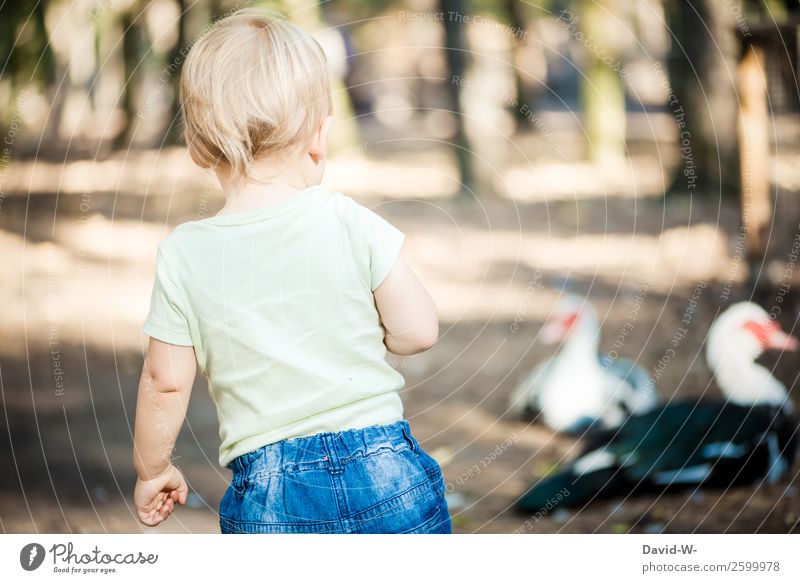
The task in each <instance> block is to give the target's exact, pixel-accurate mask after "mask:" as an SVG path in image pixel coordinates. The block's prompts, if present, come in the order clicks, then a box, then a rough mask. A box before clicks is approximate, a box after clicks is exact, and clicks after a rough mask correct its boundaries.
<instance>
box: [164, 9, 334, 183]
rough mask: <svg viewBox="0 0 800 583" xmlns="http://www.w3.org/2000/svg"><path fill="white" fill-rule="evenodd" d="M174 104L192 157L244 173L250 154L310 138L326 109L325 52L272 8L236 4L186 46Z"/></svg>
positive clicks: (262, 153)
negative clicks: (237, 7)
mask: <svg viewBox="0 0 800 583" xmlns="http://www.w3.org/2000/svg"><path fill="white" fill-rule="evenodd" d="M180 103H181V109H182V111H183V121H184V135H185V137H186V145H187V147H188V149H189V154H190V155H191V157H192V160H194V161H195V163H196V164H198V165H199V166H200V167H202V168H213V167H217V166H219V165H223V166H226V167H227V168H228V169H229V170H230V171H231V173H232V174H233V175H234V176H237V177H249V176H250V165H251V164H252V162H253V161H254V160H257V159H259V158H262V157H266V156H269V155H272V154H274V153H277V152H280V151H282V150H286V149H288V148H291V147H293V146H294V145H296V144H298V143H300V142H301V141H304V140H308V139H311V137H312V135H313V133H314V132H315V131H316V130H317V129H318V128H319V126H320V124H321V123H322V121H323V119H324V118H325V116H327V115H330V114H331V110H332V104H331V92H330V82H329V79H328V71H327V60H326V58H325V53H324V52H323V50H322V47H320V45H319V43H317V41H316V40H314V39H313V38H312V37H311V36H310V35H309V34H308V33H306V32H305V31H303V30H301V29H300V28H298V27H296V26H294V25H293V24H291V23H289V22H288V21H287V20H286V19H284V18H282V17H281V16H280V15H278V14H276V13H273V12H270V11H268V10H265V9H260V8H245V9H242V10H238V11H236V12H235V13H233V14H231V15H230V16H227V17H225V18H223V19H222V20H219V21H218V22H216V23H215V24H214V25H213V26H212V27H211V28H210V29H209V30H208V31H207V32H205V33H204V34H203V35H201V36H200V38H199V39H198V40H197V42H196V43H195V44H194V46H193V47H192V48H191V50H190V51H189V55H188V57H187V58H186V62H185V63H184V66H183V71H182V73H181V83H180Z"/></svg>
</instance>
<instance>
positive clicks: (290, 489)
mask: <svg viewBox="0 0 800 583" xmlns="http://www.w3.org/2000/svg"><path fill="white" fill-rule="evenodd" d="M228 467H229V468H230V469H231V470H232V472H233V479H232V481H231V484H230V486H229V487H228V489H227V491H226V492H225V495H224V496H223V497H222V500H221V502H220V508H219V522H220V529H221V531H222V533H223V534H232V533H364V534H370V533H371V534H378V533H420V534H422V533H438V534H446V533H450V532H451V522H450V514H449V512H448V509H447V503H446V502H445V497H444V494H445V484H444V478H443V476H442V470H441V468H440V467H439V464H437V463H436V461H435V460H434V459H433V458H432V457H431V456H429V455H428V454H427V453H425V451H424V450H423V449H422V448H421V447H420V445H419V443H418V442H417V440H416V438H414V437H413V436H412V435H411V430H410V428H409V425H408V422H407V421H406V420H401V421H398V422H396V423H393V424H390V425H373V426H370V427H366V428H363V429H349V430H346V431H340V432H335V433H334V432H330V433H318V434H316V435H312V436H309V437H299V438H294V439H286V440H283V441H279V442H277V443H272V444H269V445H265V446H264V447H261V448H259V449H257V450H255V451H251V452H249V453H246V454H244V455H241V456H239V457H237V458H236V459H234V460H233V461H232V462H231V463H230V464H229V465H228Z"/></svg>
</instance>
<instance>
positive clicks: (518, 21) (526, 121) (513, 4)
mask: <svg viewBox="0 0 800 583" xmlns="http://www.w3.org/2000/svg"><path fill="white" fill-rule="evenodd" d="M503 4H504V7H505V11H506V14H507V15H508V25H509V26H510V27H511V30H512V31H514V33H515V34H514V38H512V39H511V59H509V60H510V61H511V63H512V64H513V65H514V67H513V71H514V88H515V91H516V94H517V103H526V104H530V103H531V100H530V98H529V95H528V91H527V87H526V86H525V81H524V80H523V78H522V75H520V72H519V68H518V66H517V63H518V62H519V59H518V56H519V52H520V46H522V43H521V42H520V38H524V35H525V27H526V25H527V23H526V22H525V14H524V11H523V9H522V4H521V3H520V1H519V0H503ZM512 112H513V115H514V121H515V123H516V126H517V130H521V129H523V128H525V127H528V126H529V125H530V122H531V120H530V118H529V117H528V116H527V115H525V114H524V113H523V110H522V108H521V107H514V108H512Z"/></svg>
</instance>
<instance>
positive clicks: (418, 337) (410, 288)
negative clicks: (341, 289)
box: [373, 257, 439, 355]
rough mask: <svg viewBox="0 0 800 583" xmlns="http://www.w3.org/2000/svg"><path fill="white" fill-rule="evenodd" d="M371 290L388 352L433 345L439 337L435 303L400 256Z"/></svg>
mask: <svg viewBox="0 0 800 583" xmlns="http://www.w3.org/2000/svg"><path fill="white" fill-rule="evenodd" d="M373 293H374V296H375V305H376V307H377V308H378V313H379V314H380V317H381V323H382V324H383V327H384V329H385V331H386V339H385V344H386V348H387V349H388V350H389V351H390V352H393V353H394V354H400V355H410V354H417V353H419V352H423V351H425V350H427V349H428V348H430V347H431V346H433V345H434V344H436V340H437V339H438V337H439V317H438V314H437V313H436V306H435V305H434V303H433V300H432V299H431V296H430V295H429V294H428V292H427V290H426V289H425V287H424V286H423V285H422V282H421V281H420V280H419V279H418V278H417V276H416V275H415V274H414V272H413V271H412V270H411V267H409V266H408V264H407V263H406V262H405V261H404V260H403V258H402V257H399V258H398V259H397V261H396V262H395V264H394V266H393V267H392V270H391V271H390V272H389V275H387V276H386V278H385V279H384V280H383V281H382V282H381V284H380V285H379V286H378V287H377V288H376V289H375V291H374V292H373Z"/></svg>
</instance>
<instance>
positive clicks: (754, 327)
mask: <svg viewBox="0 0 800 583" xmlns="http://www.w3.org/2000/svg"><path fill="white" fill-rule="evenodd" d="M742 329H744V330H747V331H748V332H750V334H752V335H753V336H755V337H756V339H757V340H758V342H759V344H761V348H762V349H764V350H769V349H773V350H784V351H791V352H795V351H796V350H797V349H798V348H800V341H798V340H797V338H795V337H794V336H789V335H788V334H786V333H785V332H784V331H783V330H781V327H780V326H779V325H778V323H777V322H774V321H772V320H769V321H768V322H757V321H755V320H748V321H747V322H745V323H744V324H742Z"/></svg>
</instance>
